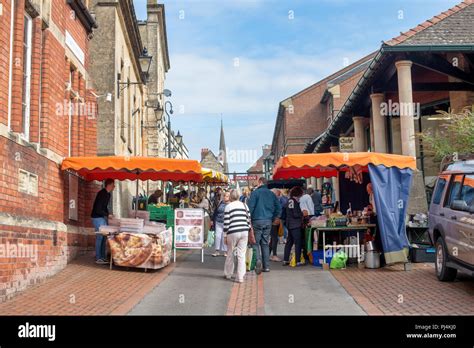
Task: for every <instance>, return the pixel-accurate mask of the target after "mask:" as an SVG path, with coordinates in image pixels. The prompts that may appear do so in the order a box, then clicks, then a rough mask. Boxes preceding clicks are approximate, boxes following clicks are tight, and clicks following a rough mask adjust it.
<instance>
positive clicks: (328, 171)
mask: <svg viewBox="0 0 474 348" xmlns="http://www.w3.org/2000/svg"><path fill="white" fill-rule="evenodd" d="M369 164H373V165H375V166H379V165H383V166H384V167H387V168H391V167H397V168H399V169H412V170H416V159H415V157H410V156H401V155H392V154H386V153H375V152H350V153H349V152H347V153H341V152H329V153H309V154H294V155H286V156H284V157H281V158H280V159H279V161H278V163H277V164H276V166H275V168H274V170H273V179H275V180H278V179H296V178H310V177H316V178H319V177H327V178H329V177H334V176H337V173H338V171H347V170H348V169H349V168H350V167H355V166H360V167H361V168H362V170H364V171H367V167H368V165H369Z"/></svg>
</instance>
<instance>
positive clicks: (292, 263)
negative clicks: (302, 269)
mask: <svg viewBox="0 0 474 348" xmlns="http://www.w3.org/2000/svg"><path fill="white" fill-rule="evenodd" d="M300 263H301V264H305V263H306V260H305V259H304V255H303V254H301V256H300ZM290 266H291V267H296V255H295V252H294V251H292V252H291V254H290Z"/></svg>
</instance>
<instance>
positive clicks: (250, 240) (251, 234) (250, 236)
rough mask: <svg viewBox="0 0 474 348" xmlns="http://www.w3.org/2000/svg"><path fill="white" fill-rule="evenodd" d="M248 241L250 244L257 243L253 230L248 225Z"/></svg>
mask: <svg viewBox="0 0 474 348" xmlns="http://www.w3.org/2000/svg"><path fill="white" fill-rule="evenodd" d="M248 243H249V244H250V245H254V244H257V241H256V240H255V232H254V231H253V227H250V230H249V236H248Z"/></svg>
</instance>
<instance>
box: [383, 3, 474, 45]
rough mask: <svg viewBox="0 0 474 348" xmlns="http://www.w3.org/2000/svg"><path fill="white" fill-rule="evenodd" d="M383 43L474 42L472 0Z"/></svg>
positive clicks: (473, 5)
mask: <svg viewBox="0 0 474 348" xmlns="http://www.w3.org/2000/svg"><path fill="white" fill-rule="evenodd" d="M385 43H386V44H387V45H390V46H395V45H399V44H401V43H403V45H466V44H474V0H464V1H463V2H461V3H460V4H458V5H456V6H454V7H452V8H451V9H449V10H447V11H444V12H441V13H440V14H438V15H436V16H434V17H433V18H431V19H428V20H427V21H425V22H423V23H421V24H419V25H418V26H416V27H415V28H412V29H410V30H408V31H406V32H403V33H401V34H400V35H399V36H397V37H395V38H393V39H391V40H389V41H387V42H385Z"/></svg>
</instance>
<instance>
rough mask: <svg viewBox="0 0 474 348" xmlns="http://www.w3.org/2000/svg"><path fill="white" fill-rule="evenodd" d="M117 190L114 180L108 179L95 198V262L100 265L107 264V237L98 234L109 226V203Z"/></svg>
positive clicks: (93, 219)
mask: <svg viewBox="0 0 474 348" xmlns="http://www.w3.org/2000/svg"><path fill="white" fill-rule="evenodd" d="M114 188H115V182H114V181H113V180H112V179H107V180H106V181H105V187H104V188H103V189H102V190H100V191H99V192H97V196H96V197H95V201H94V206H93V208H92V213H91V217H92V224H93V225H94V228H95V231H96V235H95V260H96V261H95V262H96V263H98V264H107V263H108V262H107V256H106V254H105V247H106V244H105V243H106V241H107V237H106V236H103V235H102V234H100V233H98V232H99V228H100V226H103V225H107V224H108V218H109V208H108V205H109V202H110V192H112V191H113V190H114Z"/></svg>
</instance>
